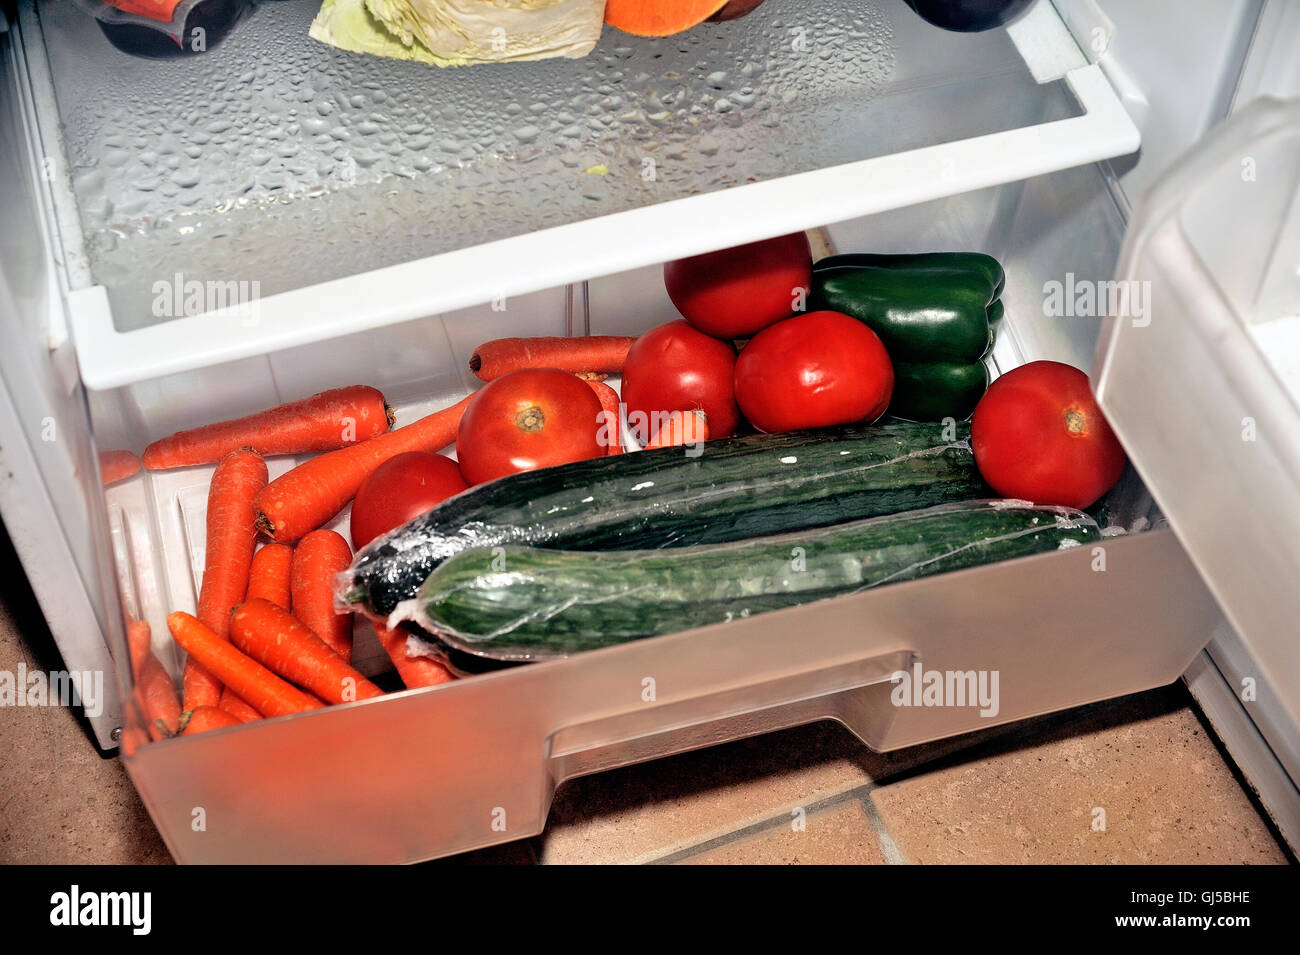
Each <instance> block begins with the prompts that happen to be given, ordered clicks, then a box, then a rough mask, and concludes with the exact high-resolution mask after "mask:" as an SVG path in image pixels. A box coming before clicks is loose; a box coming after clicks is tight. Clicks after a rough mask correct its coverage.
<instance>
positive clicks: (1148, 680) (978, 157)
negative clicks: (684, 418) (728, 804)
mask: <svg viewBox="0 0 1300 955" xmlns="http://www.w3.org/2000/svg"><path fill="white" fill-rule="evenodd" d="M318 6H319V4H318V3H317V2H315V0H278V2H265V3H260V4H257V5H256V6H254V7H252V8H251V10H250V11H249V12H248V13H247V15H245V16H244V17H243V18H242V19H241V20H239V21H238V22H237V23H235V25H234V26H233V27H232V28H231V29H230V31H229V34H228V35H227V36H224V37H222V38H221V40H220V42H219V43H216V44H214V45H213V46H212V47H211V48H210V49H205V50H203V51H202V52H201V55H192V56H178V57H173V58H168V59H148V58H143V57H137V56H132V55H129V54H127V53H125V52H123V51H121V50H119V49H117V48H115V47H114V46H113V45H112V44H111V43H110V42H109V41H108V39H107V38H106V36H105V34H104V32H103V31H102V30H101V29H100V27H99V25H98V24H97V22H96V20H95V19H94V18H93V17H91V16H89V15H87V13H86V11H85V9H83V8H82V7H81V6H79V5H78V4H77V3H74V2H73V0H43V2H39V3H37V2H35V0H17V2H16V3H7V4H5V5H4V6H3V13H4V19H3V23H0V65H2V68H3V96H0V172H2V173H3V178H4V181H5V183H6V187H5V189H3V190H0V209H2V210H3V216H2V221H3V228H2V229H0V241H2V242H3V249H2V250H0V320H2V321H3V323H4V328H5V329H6V332H7V334H6V337H5V341H4V343H3V346H2V347H0V463H2V464H3V469H2V470H0V516H2V518H3V522H4V527H5V529H6V531H7V532H8V534H9V536H10V538H11V539H12V541H13V543H14V546H15V548H16V550H17V552H18V554H19V556H20V558H21V560H22V563H23V567H24V569H25V571H26V573H27V576H28V579H29V581H30V583H31V586H32V589H33V591H34V592H35V595H36V597H37V599H38V601H39V603H40V606H41V609H42V611H43V612H44V614H45V617H46V620H47V622H48V624H49V628H50V631H51V633H52V634H53V636H54V639H55V641H56V643H57V645H58V648H59V650H60V652H61V653H62V657H63V661H64V665H65V666H66V668H67V669H68V670H69V671H83V672H95V671H98V672H102V673H105V674H108V675H110V676H109V678H108V679H107V680H106V681H105V682H106V696H107V699H106V701H105V704H104V706H103V707H102V710H101V711H100V712H98V713H97V714H95V715H88V720H89V725H90V727H91V730H92V732H93V734H94V737H95V742H96V743H97V745H99V746H100V747H101V748H102V749H104V750H106V751H111V750H113V749H115V748H117V747H118V745H119V742H120V740H121V739H122V735H123V733H124V732H129V731H130V729H131V727H132V726H133V725H134V726H138V725H139V721H140V719H141V717H140V715H139V712H138V710H137V708H136V707H135V706H134V704H132V703H131V699H132V686H131V672H130V666H129V665H128V664H127V662H126V657H127V654H126V651H125V646H126V636H125V617H124V614H129V615H131V616H133V617H136V618H139V619H143V620H145V621H147V622H148V623H149V624H150V625H151V628H152V633H153V649H154V651H155V653H156V654H157V655H158V656H159V658H160V659H161V660H162V662H163V663H164V665H165V666H166V667H167V668H168V669H169V671H170V672H171V673H172V674H173V675H176V676H179V673H180V669H181V666H182V664H183V655H182V653H181V652H180V650H179V648H177V647H176V646H175V644H174V643H173V642H172V640H171V638H170V636H169V635H168V631H167V626H166V623H165V618H166V614H167V613H168V612H170V611H173V610H186V611H193V610H194V607H195V602H196V598H197V592H198V583H199V576H200V573H201V570H202V567H203V553H204V540H203V536H204V511H205V506H206V493H207V485H208V482H209V479H210V477H211V474H212V468H211V467H195V468H182V469H178V470H174V471H142V472H140V473H139V474H137V475H135V476H133V477H131V478H129V479H127V480H125V481H122V482H119V483H117V484H114V485H112V486H110V487H107V488H105V487H103V486H102V484H101V479H100V474H99V469H98V464H97V455H98V453H99V452H101V451H108V450H118V449H125V450H130V451H133V452H135V453H139V452H140V451H141V450H142V449H143V447H144V446H145V445H147V444H148V443H149V442H151V441H153V440H156V439H157V438H159V437H162V436H164V435H167V434H170V433H172V432H174V431H176V430H178V429H181V428H189V427H195V426H198V425H201V424H204V423H207V422H211V421H215V420H221V419H224V418H229V417H234V416H237V415H241V414H246V413H250V412H253V411H256V410H258V409H261V408H266V407H269V406H272V405H275V404H277V403H280V402H283V401H289V400H293V399H296V398H301V397H305V396H307V395H310V394H313V393H316V392H319V391H322V390H324V389H326V388H331V387H335V386H342V385H347V384H353V383H366V384H370V385H373V386H375V387H377V388H379V389H380V390H382V391H383V392H384V394H385V396H386V397H387V399H388V400H389V402H391V403H392V404H393V405H394V406H395V408H396V410H397V423H398V424H405V423H408V422H410V421H413V420H415V419H416V418H418V417H419V416H421V415H423V414H426V413H428V412H430V411H432V410H434V409H437V408H441V407H445V406H447V405H449V404H451V403H453V402H454V401H456V400H458V399H459V398H461V397H463V396H464V395H466V394H468V393H469V392H470V391H471V390H473V389H474V388H475V387H476V386H477V385H478V382H477V381H476V380H475V379H474V377H473V376H472V375H471V374H470V373H469V370H468V366H467V361H468V358H469V356H470V354H472V352H473V350H474V348H475V347H476V346H477V345H478V344H479V343H481V342H483V341H487V340H489V339H493V338H499V337H504V336H512V335H513V336H523V335H563V336H582V335H637V334H640V333H641V332H643V331H645V330H647V329H649V328H652V327H654V326H655V325H658V324H661V323H663V322H667V321H671V320H675V319H677V318H678V317H679V316H678V313H677V311H676V310H675V309H674V307H673V305H672V303H671V301H670V300H669V299H668V296H667V294H666V293H665V291H664V284H663V272H662V264H663V263H664V262H667V261H670V260H673V259H677V258H681V257H683V256H688V255H694V254H697V253H702V252H706V251H710V250H715V249H720V248H725V247H729V246H734V245H738V244H741V243H745V242H750V241H754V240H757V239H762V238H768V237H772V236H777V235H782V234H786V233H791V232H796V231H800V230H807V231H808V233H809V235H810V237H811V241H812V242H813V245H814V249H815V250H816V251H817V252H818V254H826V253H828V252H834V251H840V252H856V251H870V252H912V251H925V250H948V249H951V250H978V251H983V252H987V253H989V254H991V255H993V256H995V257H997V258H998V259H999V261H1000V262H1001V263H1002V264H1003V266H1004V268H1005V271H1006V285H1005V290H1004V292H1003V302H1004V305H1005V310H1006V317H1005V318H1004V320H1003V322H1002V325H1001V328H1000V330H999V333H998V337H997V341H996V345H995V347H994V350H993V352H992V354H991V356H990V358H989V359H988V364H989V367H990V371H991V372H992V373H993V374H994V375H997V374H1000V373H1002V372H1005V371H1008V370H1010V369H1011V368H1014V367H1017V366H1019V365H1021V364H1023V363H1025V362H1029V361H1034V360H1037V359H1052V360H1056V361H1061V362H1066V363H1068V364H1072V365H1074V366H1076V367H1078V368H1082V369H1084V370H1086V371H1088V372H1089V373H1090V375H1091V379H1092V382H1093V385H1094V388H1095V390H1096V394H1097V396H1098V399H1099V401H1100V403H1101V405H1102V407H1103V408H1104V410H1105V411H1106V413H1107V415H1108V417H1109V419H1110V421H1111V423H1112V425H1113V427H1114V428H1115V431H1116V433H1117V434H1118V436H1119V438H1120V440H1121V441H1122V443H1123V444H1124V447H1125V449H1126V451H1127V452H1128V455H1129V459H1130V462H1131V467H1130V468H1129V470H1128V471H1127V472H1126V474H1125V476H1124V478H1122V480H1121V484H1120V486H1119V488H1118V489H1117V491H1116V492H1115V494H1114V496H1113V498H1112V504H1113V506H1112V517H1111V521H1112V524H1111V527H1110V528H1109V529H1108V531H1107V536H1106V537H1105V538H1104V539H1103V541H1102V542H1101V545H1100V546H1099V547H1097V548H1073V549H1070V550H1062V551H1059V552H1053V553H1047V554H1040V555H1037V556H1032V557H1026V558H1020V559H1017V560H1013V561H1007V562H1001V563H993V564H987V565H984V566H980V567H974V568H970V569H966V570H961V571H956V572H952V573H946V574H940V575H937V576H933V577H929V578H926V579H922V580H915V581H910V582H905V583H897V584H892V585H890V586H888V587H882V588H879V589H872V590H867V591H863V592H860V593H856V594H852V595H849V596H844V597H840V598H836V599H833V600H829V601H821V602H818V603H816V604H811V605H807V606H803V607H796V608H792V609H788V610H781V611H776V612H772V613H766V614H761V615H757V616H753V617H749V618H746V619H737V620H733V621H730V622H727V623H720V624H717V625H713V626H709V627H706V628H702V629H699V630H694V631H689V632H685V633H678V634H671V635H667V636H662V637H656V638H653V639H649V640H643V641H638V642H634V643H629V644H625V645H622V646H617V647H611V648H608V649H603V650H599V651H594V652H590V653H584V654H579V655H576V656H572V657H569V658H567V659H561V660H554V661H550V662H546V663H541V664H535V665H530V666H525V667H518V668H512V669H507V670H502V671H498V672H493V673H488V674H483V675H479V676H475V677H472V678H467V679H463V680H458V681H456V682H454V683H451V684H448V685H445V686H440V687H433V688H427V689H421V690H411V691H406V692H402V693H394V694H389V695H388V696H386V697H384V698H382V699H377V700H366V701H361V702H356V703H349V704H344V705H340V706H331V707H328V708H325V709H322V710H317V711H312V712H308V713H302V714H297V715H292V716H287V717H281V718H277V719H269V720H262V721H260V722H257V723H253V724H246V725H241V726H237V727H231V728H228V729H223V730H220V731H216V732H210V733H204V734H200V735H195V736H182V737H177V738H172V739H165V740H161V741H158V742H154V743H150V744H149V745H146V746H141V747H139V748H138V749H135V750H134V751H133V752H131V753H130V754H129V755H124V756H123V759H124V761H125V765H126V768H127V770H128V772H129V773H130V776H131V778H132V780H133V782H134V784H135V786H136V788H137V789H138V790H139V793H140V795H141V797H142V799H143V801H144V803H145V805H146V806H147V808H148V810H149V812H150V814H151V816H152V818H153V820H154V821H155V823H156V824H157V826H158V828H159V830H160V832H161V833H162V835H163V838H164V839H165V841H166V843H167V845H168V848H169V849H170V850H171V852H172V854H173V855H174V856H175V858H177V859H178V860H180V861H185V862H413V861H420V860H425V859H430V858H435V857H440V856H446V855H451V854H454V853H459V852H464V851H468V850H472V849H476V848H480V847H484V846H488V845H493V844H496V843H500V842H505V841H509V840H512V839H519V838H524V837H527V836H531V835H535V834H537V833H538V832H540V831H541V830H542V828H543V826H544V824H545V821H546V815H547V810H548V807H549V804H550V801H551V798H552V796H553V794H554V792H555V790H556V787H557V786H558V785H560V784H561V783H562V782H563V781H565V780H567V779H571V778H574V777H577V776H581V775H585V774H590V773H597V772H601V771H603V770H606V769H610V768H614V767H619V766H625V765H629V764H632V763H636V762H640V761H645V760H650V759H655V758H657V757H661V756H664V755H668V754H672V753H678V752H683V751H686V750H689V749H693V748H698V747H702V746H707V745H711V744H715V743H719V742H723V741H727V740H733V739H739V738H742V737H747V736H753V735H756V734H760V733H764V732H769V731H772V730H775V729H778V728H783V727H788V726H794V725H798V724H802V723H808V722H812V721H816V720H825V719H830V720H835V721H838V722H840V723H841V724H843V725H844V726H845V727H847V728H848V730H849V731H850V732H852V733H853V734H854V735H855V736H857V737H858V738H859V739H860V740H861V741H862V743H863V744H864V745H866V746H869V747H871V748H873V749H876V750H879V751H886V750H892V749H898V748H901V747H905V746H910V745H915V744H919V743H923V742H926V741H931V740H935V739H940V738H943V737H948V736H954V735H957V734H961V733H966V732H970V731H972V730H977V729H980V728H983V727H986V726H989V725H993V724H995V723H1003V722H1009V721H1014V720H1021V719H1025V718H1028V717H1032V716H1036V715H1040V714H1045V713H1050V712H1053V711H1059V710H1064V709H1068V708H1071V707H1076V706H1081V705H1084V704H1087V703H1091V702H1095V701H1099V700H1104V699H1108V698H1112V697H1117V696H1120V695H1123V694H1128V693H1133V692H1137V691H1141V690H1146V689H1150V688H1153V687H1157V686H1161V685H1166V684H1169V683H1172V682H1174V681H1177V680H1180V679H1182V680H1185V681H1186V683H1187V685H1188V686H1189V687H1190V689H1191V691H1192V693H1193V694H1194V696H1195V697H1196V699H1197V700H1198V702H1199V704H1200V706H1201V708H1202V709H1203V712H1204V713H1205V715H1206V717H1207V718H1208V719H1209V721H1210V722H1211V723H1212V725H1213V726H1214V729H1215V731H1216V732H1217V733H1218V734H1219V736H1220V737H1221V739H1222V740H1223V742H1224V745H1225V747H1226V749H1227V751H1228V753H1229V754H1230V756H1231V757H1232V759H1233V760H1234V761H1235V762H1236V764H1237V766H1238V767H1239V768H1240V770H1241V772H1242V774H1243V776H1244V778H1245V779H1246V780H1247V781H1248V783H1249V785H1250V786H1251V787H1252V789H1254V791H1255V792H1256V793H1257V794H1258V797H1259V799H1260V802H1261V804H1262V805H1263V806H1264V808H1265V809H1266V811H1267V812H1268V813H1269V814H1270V815H1271V817H1272V819H1273V820H1274V822H1275V823H1276V825H1277V827H1278V829H1279V831H1280V832H1281V833H1282V834H1283V836H1284V837H1285V838H1286V839H1287V840H1288V841H1289V842H1290V844H1291V845H1292V846H1293V847H1295V846H1297V845H1300V790H1298V788H1297V787H1298V785H1300V644H1298V642H1297V641H1300V625H1298V624H1297V620H1300V597H1297V595H1296V588H1295V586H1294V582H1295V581H1296V580H1297V579H1300V544H1297V541H1300V506H1296V504H1295V501H1296V499H1297V492H1298V491H1300V384H1298V383H1297V375H1298V374H1300V99H1297V98H1296V97H1298V96H1300V2H1296V0H1213V2H1211V0H1197V2H1174V0H1141V2H1138V0H1034V2H1032V3H1028V4H1025V3H1020V4H1011V5H1009V6H1010V8H1011V9H1009V10H1008V11H1007V15H1008V16H1010V19H1009V20H1008V21H1007V22H1006V23H1004V24H998V25H994V26H991V27H990V28H989V29H984V30H978V31H975V30H972V31H961V30H952V29H945V28H943V27H941V26H937V25H935V24H933V23H930V22H927V20H926V19H924V18H923V17H922V16H920V15H918V13H917V12H916V9H915V8H921V9H923V10H924V9H925V8H927V7H933V6H934V5H927V4H923V3H918V4H908V3H904V2H902V0H766V2H765V3H763V4H762V5H761V6H760V7H759V8H758V9H757V10H755V11H754V12H752V13H750V14H749V15H748V16H746V17H744V18H742V19H739V20H735V21H730V22H726V23H710V24H704V25H702V26H700V27H698V28H696V29H694V30H692V31H689V32H688V33H684V34H681V35H678V36H675V37H670V38H666V39H645V38H639V37H633V36H630V35H625V34H621V33H618V32H617V31H614V30H612V29H610V28H608V27H607V28H606V29H605V31H604V33H603V34H602V36H601V39H600V41H599V43H598V45H597V47H596V49H595V50H594V51H593V52H592V53H591V54H590V55H588V56H587V57H585V58H581V59H574V60H569V59H558V60H546V61H539V62H520V63H509V64H497V65H491V66H476V67H470V68H460V69H445V70H439V69H435V68H432V67H428V66H423V65H420V64H416V63H408V62H401V61H395V60H385V59H379V58H372V57H363V56H356V55H352V54H347V53H343V52H340V51H338V50H334V49H331V48H329V47H326V46H324V45H322V44H320V43H317V42H316V41H314V40H311V39H309V38H308V35H307V31H308V26H309V24H310V22H311V20H312V18H313V16H314V15H315V14H316V11H317V8H318ZM953 6H959V5H953ZM611 383H612V384H613V385H615V386H616V387H617V385H618V380H617V378H615V379H612V380H611ZM304 459H305V458H285V457H279V458H270V459H268V463H269V465H270V468H271V476H272V477H275V476H277V475H278V474H281V473H284V472H285V471H287V470H288V469H289V468H291V467H292V466H294V464H296V463H298V462H299V461H301V460H304ZM347 520H348V517H347V511H346V510H345V511H344V512H343V514H342V515H340V516H339V517H338V518H337V519H336V520H335V521H334V522H333V523H332V524H330V525H328V526H331V527H333V528H335V529H338V530H341V531H344V532H345V531H346V528H347ZM355 639H356V651H355V653H356V655H355V661H354V665H356V666H357V668H358V669H360V670H361V671H362V672H363V673H366V674H367V675H373V674H376V673H380V672H382V671H384V670H386V669H389V668H390V666H391V665H390V663H389V660H388V657H387V655H386V654H385V653H384V652H383V650H382V649H381V647H380V646H379V644H378V642H377V641H376V639H375V637H374V634H373V631H372V630H371V629H370V628H369V625H368V624H366V623H364V622H361V621H358V623H357V625H356V635H355ZM916 665H921V666H923V667H925V668H929V669H940V670H943V669H949V670H952V669H955V670H969V669H977V670H996V671H998V672H999V673H1000V696H1001V699H1000V705H999V707H998V711H997V713H996V715H993V716H988V715H984V716H981V715H980V712H979V711H978V710H974V709H969V708H968V709H960V708H925V707H912V708H909V707H899V706H895V705H892V704H891V700H890V691H891V689H892V688H893V684H892V682H891V675H892V674H894V673H896V672H898V671H900V670H909V669H911V668H912V667H914V666H916ZM647 678H650V679H652V680H653V684H654V686H655V687H656V692H655V693H654V694H653V695H652V698H650V699H647V697H646V694H645V693H644V692H643V689H644V686H645V683H644V681H645V680H646V679H647ZM376 805H382V806H384V807H385V811H384V812H382V813H377V812H375V811H374V807H375V806H376ZM199 820H203V822H202V824H200V822H199ZM325 832H328V838H325V837H323V833H325Z"/></svg>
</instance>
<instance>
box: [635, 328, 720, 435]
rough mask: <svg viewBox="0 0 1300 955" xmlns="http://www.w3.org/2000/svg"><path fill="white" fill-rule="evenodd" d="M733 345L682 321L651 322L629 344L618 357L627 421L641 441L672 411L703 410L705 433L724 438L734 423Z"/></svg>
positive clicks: (655, 429) (656, 428)
mask: <svg viewBox="0 0 1300 955" xmlns="http://www.w3.org/2000/svg"><path fill="white" fill-rule="evenodd" d="M735 368H736V349H735V348H733V347H732V346H731V344H730V343H729V342H720V341H718V340H717V339H716V338H710V337H709V336H708V335H705V334H704V333H703V332H698V331H696V330H695V329H693V328H691V326H690V325H687V324H686V323H685V322H669V323H668V324H666V325H660V326H659V327H658V328H652V329H650V331H648V332H646V333H645V334H644V335H642V336H641V337H640V338H638V339H637V340H636V342H635V343H634V344H633V345H632V348H631V350H629V351H628V353H627V360H626V361H625V362H624V363H623V389H622V393H623V404H624V406H625V407H626V408H627V424H628V428H629V429H631V431H632V433H633V434H634V435H636V438H637V440H638V441H639V442H640V443H641V444H645V443H646V442H647V441H649V440H650V436H651V435H652V434H653V433H654V432H655V431H657V430H658V427H659V425H660V424H661V423H662V421H663V418H662V414H663V413H665V412H672V411H695V410H697V409H699V410H701V411H703V412H704V416H705V417H706V418H707V419H708V424H709V435H710V436H711V437H714V438H725V437H728V436H729V435H732V434H735V433H736V429H737V428H738V427H740V411H739V410H738V409H737V408H736V398H735V395H734V394H733V393H732V372H733V371H735Z"/></svg>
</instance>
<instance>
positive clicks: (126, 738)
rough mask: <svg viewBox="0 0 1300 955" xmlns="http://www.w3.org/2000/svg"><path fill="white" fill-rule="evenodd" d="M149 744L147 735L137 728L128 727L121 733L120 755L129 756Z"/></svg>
mask: <svg viewBox="0 0 1300 955" xmlns="http://www.w3.org/2000/svg"><path fill="white" fill-rule="evenodd" d="M147 742H149V734H148V733H146V732H145V731H144V730H142V729H140V727H138V726H128V727H127V728H126V729H124V730H123V731H122V740H121V746H122V755H123V756H130V755H132V754H133V753H134V752H135V751H136V750H137V749H139V748H140V747H141V746H143V745H144V744H145V743H147Z"/></svg>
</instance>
